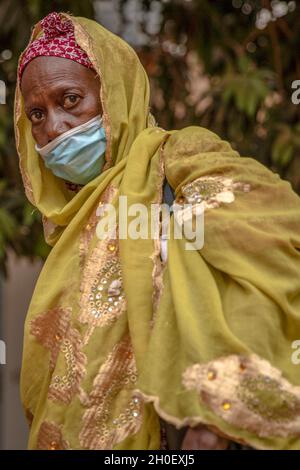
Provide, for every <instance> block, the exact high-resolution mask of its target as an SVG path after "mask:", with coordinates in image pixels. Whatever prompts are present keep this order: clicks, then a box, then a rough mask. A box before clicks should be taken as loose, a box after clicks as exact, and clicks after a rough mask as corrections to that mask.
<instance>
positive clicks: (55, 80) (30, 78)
mask: <svg viewBox="0 0 300 470" xmlns="http://www.w3.org/2000/svg"><path fill="white" fill-rule="evenodd" d="M96 77H97V74H96V72H95V71H93V70H91V69H88V68H87V67H84V66H83V65H81V64H79V63H77V62H74V61H72V60H70V59H65V58H61V57H37V58H35V59H33V60H32V61H31V62H30V63H29V64H28V65H27V66H26V68H25V70H24V73H23V76H22V81H21V90H22V94H23V95H24V94H25V95H27V94H32V93H33V92H34V91H36V90H37V89H40V88H41V89H42V90H44V91H46V89H47V88H44V87H57V90H58V91H59V90H60V88H62V87H64V86H74V85H77V86H79V87H89V86H91V84H93V85H94V83H95V78H96ZM98 83H99V82H98ZM94 86H95V85H94Z"/></svg>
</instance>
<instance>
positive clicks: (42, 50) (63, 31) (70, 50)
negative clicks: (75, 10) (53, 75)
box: [18, 12, 93, 80]
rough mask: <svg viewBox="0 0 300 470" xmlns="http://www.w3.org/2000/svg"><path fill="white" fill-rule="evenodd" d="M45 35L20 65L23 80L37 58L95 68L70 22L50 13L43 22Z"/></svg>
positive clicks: (32, 45) (31, 45) (34, 42)
mask: <svg viewBox="0 0 300 470" xmlns="http://www.w3.org/2000/svg"><path fill="white" fill-rule="evenodd" d="M41 27H42V29H43V32H44V35H43V36H42V37H40V38H39V39H36V40H35V41H33V42H32V43H31V44H29V46H28V47H27V49H26V51H25V53H24V55H23V57H22V60H21V63H20V65H19V70H18V76H19V80H21V77H22V74H23V72H24V69H25V67H26V65H27V64H28V63H29V62H30V61H31V60H32V59H34V58H35V57H40V56H53V57H63V58H65V59H70V60H74V61H75V62H78V63H79V64H81V65H84V66H85V67H88V68H93V65H92V63H91V62H90V59H89V58H88V56H87V54H86V53H85V52H84V51H83V50H82V49H81V47H80V46H79V45H78V44H77V43H76V41H75V37H74V27H73V25H72V23H71V21H69V20H64V21H63V20H62V18H61V17H60V15H59V14H58V13H56V12H53V13H50V14H49V15H47V16H46V17H45V18H44V19H43V20H42V21H41Z"/></svg>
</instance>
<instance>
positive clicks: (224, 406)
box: [222, 402, 231, 411]
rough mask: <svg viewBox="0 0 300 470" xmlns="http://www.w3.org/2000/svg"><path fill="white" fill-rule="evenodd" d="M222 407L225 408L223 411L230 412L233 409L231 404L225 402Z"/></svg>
mask: <svg viewBox="0 0 300 470" xmlns="http://www.w3.org/2000/svg"><path fill="white" fill-rule="evenodd" d="M222 406H223V410H225V411H228V410H230V408H231V403H229V402H224V403H223V405H222Z"/></svg>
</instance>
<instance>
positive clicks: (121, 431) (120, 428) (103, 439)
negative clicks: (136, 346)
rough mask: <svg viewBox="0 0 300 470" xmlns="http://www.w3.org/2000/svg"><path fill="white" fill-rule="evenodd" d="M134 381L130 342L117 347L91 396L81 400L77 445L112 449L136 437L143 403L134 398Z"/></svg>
mask: <svg viewBox="0 0 300 470" xmlns="http://www.w3.org/2000/svg"><path fill="white" fill-rule="evenodd" d="M136 380H137V370H136V364H135V358H134V353H133V349H132V345H131V343H130V340H129V338H128V337H127V338H125V339H124V340H122V341H120V342H119V343H118V344H116V345H115V346H114V348H113V350H112V352H111V353H110V354H109V356H108V358H107V360H106V361H105V362H104V364H103V365H102V366H101V367H100V370H99V372H98V374H97V376H96V377H95V380H94V383H93V388H92V390H91V392H90V393H89V394H88V395H86V396H85V397H84V396H83V395H82V396H81V400H82V403H83V405H84V406H85V407H86V408H87V409H86V411H85V413H84V415H83V427H82V431H81V433H80V436H79V439H80V444H81V446H82V447H83V448H85V449H112V448H113V447H114V446H115V445H116V444H117V443H119V442H121V441H122V440H124V439H125V438H126V437H127V436H129V435H131V434H134V433H136V432H137V431H138V430H139V428H140V426H141V422H142V400H141V399H139V398H137V397H135V396H134V394H133V387H134V384H135V383H136Z"/></svg>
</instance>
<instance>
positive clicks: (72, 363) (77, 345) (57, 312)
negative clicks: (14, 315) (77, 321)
mask: <svg viewBox="0 0 300 470" xmlns="http://www.w3.org/2000/svg"><path fill="white" fill-rule="evenodd" d="M70 318H71V309H70V308H61V307H55V308H53V309H50V310H48V311H47V312H46V313H44V314H42V315H39V316H37V317H36V318H35V319H34V320H32V322H31V328H30V333H31V334H32V335H34V336H35V337H36V338H37V340H38V341H39V342H40V343H41V344H42V345H43V346H44V347H45V348H46V349H48V350H49V351H50V364H49V367H50V371H54V370H55V369H56V370H57V369H59V368H60V367H63V369H65V373H64V374H63V375H59V374H58V373H56V374H53V375H52V378H51V383H50V386H49V392H48V398H49V399H50V400H53V401H62V402H63V403H69V402H70V401H71V399H72V398H73V397H74V395H75V394H76V393H77V392H78V387H79V384H80V381H81V379H82V377H83V376H84V374H85V364H86V357H85V355H84V353H83V352H82V351H81V347H82V341H81V337H80V334H79V332H78V331H77V330H76V329H75V328H72V327H70ZM60 353H61V354H62V356H63V363H64V366H61V365H60V361H59V354H60Z"/></svg>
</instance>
